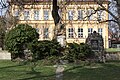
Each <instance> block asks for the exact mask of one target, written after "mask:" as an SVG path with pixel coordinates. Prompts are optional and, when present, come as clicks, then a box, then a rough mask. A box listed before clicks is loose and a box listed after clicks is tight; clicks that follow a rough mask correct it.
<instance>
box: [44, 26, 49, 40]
mask: <svg viewBox="0 0 120 80" xmlns="http://www.w3.org/2000/svg"><path fill="white" fill-rule="evenodd" d="M47 38H49V32H48V28H44V39H47Z"/></svg>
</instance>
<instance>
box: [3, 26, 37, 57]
mask: <svg viewBox="0 0 120 80" xmlns="http://www.w3.org/2000/svg"><path fill="white" fill-rule="evenodd" d="M38 38H39V34H38V33H37V32H36V29H34V28H32V27H31V26H29V25H28V24H19V25H17V26H16V27H15V28H14V29H11V30H10V31H9V32H7V34H6V35H5V48H6V49H7V50H8V51H9V52H11V53H12V56H13V58H18V57H19V58H24V57H25V54H24V50H25V49H27V46H28V44H30V43H32V42H36V41H37V40H38Z"/></svg>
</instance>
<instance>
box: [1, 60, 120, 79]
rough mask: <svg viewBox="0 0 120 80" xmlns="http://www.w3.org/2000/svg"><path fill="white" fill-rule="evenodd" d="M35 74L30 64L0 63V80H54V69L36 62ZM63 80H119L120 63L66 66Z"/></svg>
mask: <svg viewBox="0 0 120 80" xmlns="http://www.w3.org/2000/svg"><path fill="white" fill-rule="evenodd" d="M37 64H38V65H37V66H36V67H35V72H34V71H32V70H31V67H30V66H31V65H30V64H26V65H25V64H24V65H23V64H18V63H17V62H12V61H3V60H1V61H0V80H55V68H54V67H53V66H45V65H44V63H42V62H41V61H38V62H37ZM66 66H67V67H65V71H64V75H63V80H120V61H116V62H107V63H105V64H103V63H94V64H92V65H91V66H83V64H82V65H76V64H73V63H72V64H68V65H66Z"/></svg>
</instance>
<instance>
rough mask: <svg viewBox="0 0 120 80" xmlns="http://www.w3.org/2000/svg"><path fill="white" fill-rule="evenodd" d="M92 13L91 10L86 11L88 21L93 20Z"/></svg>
mask: <svg viewBox="0 0 120 80" xmlns="http://www.w3.org/2000/svg"><path fill="white" fill-rule="evenodd" d="M93 11H94V10H92V9H88V10H87V16H88V20H93Z"/></svg>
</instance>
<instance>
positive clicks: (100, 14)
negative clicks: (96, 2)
mask: <svg viewBox="0 0 120 80" xmlns="http://www.w3.org/2000/svg"><path fill="white" fill-rule="evenodd" d="M102 14H103V10H99V11H98V12H97V16H98V17H97V19H98V21H101V20H102V17H103V15H102Z"/></svg>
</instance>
